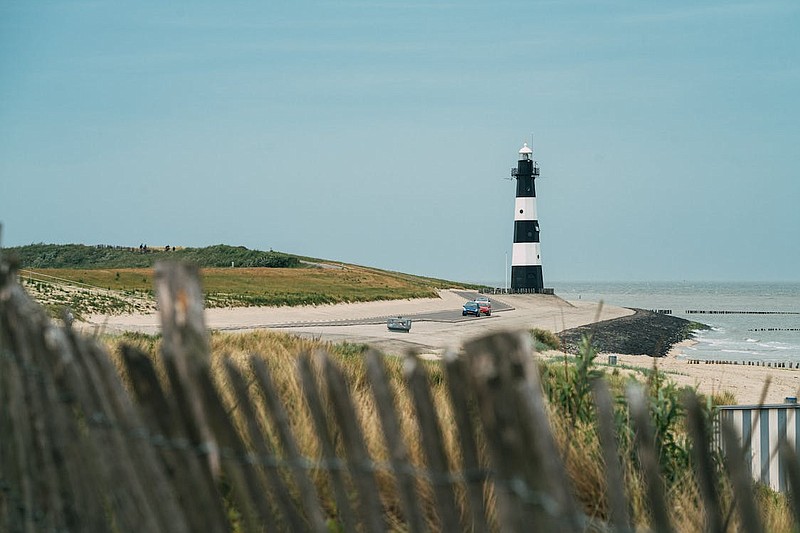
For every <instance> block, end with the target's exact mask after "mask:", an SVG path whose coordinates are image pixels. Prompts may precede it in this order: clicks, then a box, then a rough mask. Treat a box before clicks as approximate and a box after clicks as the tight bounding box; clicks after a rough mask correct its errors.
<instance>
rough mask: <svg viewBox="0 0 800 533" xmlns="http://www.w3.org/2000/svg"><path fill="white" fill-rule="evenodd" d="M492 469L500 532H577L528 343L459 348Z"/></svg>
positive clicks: (506, 338)
mask: <svg viewBox="0 0 800 533" xmlns="http://www.w3.org/2000/svg"><path fill="white" fill-rule="evenodd" d="M464 348H465V351H466V354H467V361H468V364H469V369H470V373H471V378H472V387H473V389H474V391H475V395H476V399H477V403H478V408H479V413H480V419H481V422H482V426H483V432H484V435H485V437H486V440H487V444H488V448H489V452H490V457H491V464H492V466H493V467H494V470H495V472H496V479H495V494H496V497H497V504H498V521H499V527H500V528H501V529H503V530H509V531H524V530H527V529H529V528H530V527H532V525H535V526H533V527H537V528H541V530H543V531H551V530H556V529H559V530H563V531H582V530H583V529H584V528H585V524H584V523H583V520H582V519H581V518H580V514H579V513H578V509H577V506H576V505H575V502H574V500H573V497H572V494H571V492H570V490H571V483H570V481H569V478H568V476H567V475H566V470H565V468H564V465H563V463H562V462H561V458H560V456H559V454H558V452H557V448H556V445H555V440H554V437H553V434H552V432H551V430H550V422H549V418H548V416H547V411H546V407H545V404H544V397H543V395H542V390H541V384H540V382H539V375H538V372H537V370H536V368H535V367H534V364H533V359H532V355H533V349H532V346H531V342H530V337H529V336H528V335H525V334H511V333H497V334H492V335H488V336H486V337H482V338H480V339H476V340H473V341H470V342H468V343H466V344H465V346H464Z"/></svg>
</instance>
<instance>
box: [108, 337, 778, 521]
mask: <svg viewBox="0 0 800 533" xmlns="http://www.w3.org/2000/svg"><path fill="white" fill-rule="evenodd" d="M106 342H107V343H108V344H109V345H110V348H111V350H112V353H116V349H117V348H118V347H119V345H120V344H122V343H127V344H134V345H135V346H137V347H138V348H140V349H141V350H143V351H144V352H146V353H148V354H150V356H151V357H152V358H153V359H154V361H156V364H157V366H158V363H157V361H158V357H157V356H156V354H157V352H158V349H159V345H160V339H159V338H158V337H153V336H147V335H141V334H137V335H130V334H129V335H126V336H124V337H115V338H108V339H106ZM210 343H211V350H212V359H211V366H212V369H213V376H214V379H215V381H216V384H217V386H218V388H219V390H220V391H221V393H222V395H223V397H224V398H225V399H226V401H227V404H228V410H229V412H230V413H231V415H232V417H233V419H234V421H236V423H241V422H240V421H239V420H238V418H237V406H236V402H235V400H234V399H233V397H232V396H231V395H229V394H228V392H227V391H228V390H229V389H230V387H229V386H228V383H227V381H226V380H227V378H226V377H225V376H226V373H225V372H224V369H223V367H222V363H223V361H224V360H226V359H229V360H233V361H235V362H236V364H237V366H239V367H240V368H241V369H242V370H243V372H244V374H245V377H246V379H248V380H251V381H252V380H253V379H254V378H253V374H252V372H251V371H250V369H249V368H248V367H247V364H246V357H247V356H248V355H251V354H257V355H258V356H259V357H261V358H263V360H264V361H265V363H266V364H267V366H268V368H269V369H270V373H271V375H272V377H273V380H274V381H275V384H276V386H277V387H278V390H279V393H280V395H281V397H282V398H283V399H284V406H285V408H286V410H287V411H288V414H289V418H290V421H291V428H292V431H293V432H294V435H295V436H296V438H297V441H298V445H299V447H300V450H301V453H302V454H303V455H304V456H305V457H308V458H310V459H312V460H318V459H319V458H320V457H321V450H320V449H319V440H318V438H317V434H316V430H315V428H314V425H313V423H312V419H311V416H310V413H309V412H308V410H307V408H306V406H305V402H304V400H303V394H302V391H301V387H300V385H299V383H298V379H297V377H296V375H297V374H296V362H297V358H298V356H299V354H301V353H314V352H316V351H318V350H325V351H327V352H329V353H330V354H331V356H332V357H333V358H334V360H335V361H336V363H337V364H338V365H339V367H340V368H341V369H342V372H343V373H344V375H345V377H346V380H347V382H348V383H349V385H350V387H351V390H352V396H353V400H354V403H355V406H356V409H357V413H358V415H357V416H358V422H359V424H360V426H361V428H362V429H363V433H364V436H365V439H366V442H367V446H368V449H369V453H370V455H371V456H372V457H373V458H374V460H375V461H376V463H377V464H378V465H380V464H382V463H383V464H386V463H388V461H389V457H388V452H387V449H386V446H385V443H384V441H383V433H382V428H381V427H380V424H379V421H378V420H379V417H378V416H377V414H376V406H375V402H374V399H373V395H372V390H371V388H370V385H369V382H368V380H367V377H366V371H365V367H364V363H363V355H364V353H365V351H366V350H367V349H368V348H367V347H366V346H365V345H360V344H332V343H326V342H321V341H318V340H313V339H308V338H300V337H295V336H290V335H285V334H281V333H275V332H268V331H259V332H252V333H242V334H240V333H232V334H231V333H214V334H212V335H211V336H210ZM596 356H597V354H596V352H594V351H593V349H592V347H591V343H590V342H589V340H588V339H586V340H585V342H584V344H583V345H582V347H581V350H580V353H579V354H578V356H577V357H576V358H574V359H570V360H568V359H566V358H565V359H564V360H550V361H547V362H545V361H544V360H540V361H539V369H540V372H541V375H542V383H543V388H544V393H545V394H546V396H547V398H548V399H549V409H550V412H551V416H550V420H551V424H552V427H553V432H554V434H555V436H556V439H557V441H558V444H559V447H560V450H561V454H562V456H563V458H564V460H565V464H566V465H567V469H568V472H569V475H570V477H571V479H572V482H573V485H574V488H575V493H576V494H575V495H576V498H577V499H578V501H579V502H580V503H581V504H582V506H583V509H584V512H585V513H586V514H587V515H588V516H590V517H596V518H599V519H603V520H607V519H608V514H609V509H608V502H607V494H608V493H609V491H612V490H621V488H620V487H607V486H605V483H606V481H605V479H606V478H605V474H604V466H603V459H602V457H603V456H602V453H601V451H600V444H599V438H598V432H597V427H596V415H595V411H594V403H593V401H592V396H591V383H592V381H593V380H595V379H598V378H600V377H604V378H605V379H606V380H607V381H608V383H609V386H610V389H611V391H612V396H613V397H614V399H615V420H616V435H617V441H618V443H619V450H620V460H621V461H622V465H623V470H624V472H625V478H626V485H627V487H629V491H630V493H629V505H630V512H631V516H632V517H633V519H634V522H635V524H636V525H637V527H644V528H646V527H648V526H650V525H652V524H651V523H650V522H651V517H650V515H649V511H648V508H647V504H646V497H645V489H644V483H643V479H642V476H641V474H640V472H639V468H638V458H637V454H636V452H635V448H634V438H633V429H632V426H631V423H630V415H629V413H628V410H627V404H626V403H625V401H624V395H625V388H626V386H628V385H629V383H630V382H631V381H635V379H636V378H635V377H633V376H629V377H627V378H623V377H622V376H620V375H618V374H617V375H608V374H606V373H605V370H604V368H603V367H602V366H598V365H596V364H595V360H596ZM385 363H386V368H387V372H388V375H389V379H390V383H391V384H392V386H393V389H394V391H395V402H396V409H397V412H398V413H399V415H400V424H401V428H402V432H403V439H404V441H405V444H406V447H407V449H408V450H409V455H410V459H411V461H412V463H413V464H415V465H419V467H420V468H421V469H422V468H423V465H424V464H425V459H424V452H423V450H422V449H421V445H420V442H419V440H418V438H417V435H419V431H418V428H417V422H416V418H415V416H414V407H413V403H412V401H411V398H410V397H409V394H408V392H407V390H406V387H405V385H404V381H403V359H402V358H400V357H396V356H386V357H385ZM423 364H425V365H427V370H428V372H429V381H430V385H431V392H432V395H433V397H434V402H435V405H436V409H437V412H438V416H439V422H440V426H441V428H442V431H443V435H444V439H445V442H446V448H447V455H448V457H449V458H450V460H451V461H454V462H458V461H460V453H459V448H458V439H457V434H456V428H455V424H453V423H452V420H453V414H452V412H451V404H450V401H449V398H448V394H447V391H446V387H445V383H444V376H443V373H442V370H441V367H440V366H439V364H438V363H437V362H423ZM161 378H162V379H163V378H164V375H163V373H162V375H161ZM318 379H320V376H319V375H318ZM164 382H165V383H166V380H164ZM642 384H643V385H644V386H645V387H646V391H647V395H648V398H649V401H650V413H651V417H652V419H653V422H654V427H655V429H656V440H657V444H658V451H659V464H660V468H661V473H662V477H663V480H664V483H665V486H666V490H667V497H668V499H669V501H670V504H671V505H670V508H671V509H672V513H673V516H672V519H673V524H674V525H675V527H676V528H677V530H678V531H702V530H704V528H705V523H704V510H703V505H702V499H701V498H700V496H699V494H700V493H699V490H698V487H697V485H696V483H695V481H694V476H693V474H692V473H693V468H694V465H693V463H692V459H691V454H690V449H689V441H688V439H687V436H686V428H685V416H684V415H685V412H684V410H683V407H682V403H681V394H682V393H683V390H682V389H680V388H679V387H677V386H676V385H675V384H674V383H673V382H671V381H669V380H668V379H667V378H666V376H665V375H664V374H662V373H660V372H659V371H658V370H657V369H654V370H653V372H651V373H649V374H648V377H646V378H644V382H643V383H642ZM253 390H255V389H253ZM251 394H253V395H255V392H252V393H251ZM253 399H254V400H255V401H256V404H258V405H261V399H259V398H255V397H254V398H253ZM704 405H705V406H706V411H707V412H706V416H708V417H711V416H712V414H713V402H712V401H711V400H710V399H707V398H706V399H704ZM260 409H261V411H262V414H264V413H265V409H264V407H263V405H261V407H260ZM329 414H330V413H329ZM262 419H263V420H266V419H267V417H266V416H262ZM264 430H265V432H266V434H267V435H269V439H270V448H271V449H273V450H275V453H276V454H277V455H278V456H281V454H282V452H281V450H280V446H279V445H278V440H277V438H276V436H275V435H274V434H273V433H272V432H271V429H270V427H269V424H266V423H264ZM340 452H341V450H340ZM341 456H344V454H343V453H342V455H341ZM454 466H455V465H451V467H454ZM377 478H378V483H379V490H380V496H381V499H382V501H383V504H384V509H385V512H386V520H387V523H388V524H390V526H391V527H392V528H393V529H394V530H397V531H403V530H405V524H404V523H403V518H402V516H401V512H400V509H402V505H401V501H400V498H399V493H398V490H397V489H396V487H395V485H394V480H393V478H392V476H391V475H390V474H389V469H388V468H378V469H377ZM719 479H722V480H724V479H725V476H720V477H719ZM315 482H316V483H317V486H318V490H319V493H320V495H321V497H322V498H324V501H323V507H324V509H325V511H326V513H327V514H328V516H332V517H335V516H336V506H335V503H334V501H333V500H332V497H331V493H330V491H329V490H327V486H326V483H327V482H326V481H325V477H324V476H322V475H321V474H320V475H318V476H317V477H316V478H315ZM417 484H418V498H419V500H418V501H419V502H420V504H421V508H422V509H423V511H424V513H425V515H426V516H427V521H428V526H429V527H430V528H431V529H433V530H435V528H436V525H437V523H438V522H437V520H436V511H435V498H434V494H433V490H432V488H431V486H430V484H429V483H428V481H427V480H426V479H425V476H423V475H421V476H419V478H418V482H417ZM721 485H722V486H721V487H720V493H721V496H722V502H723V505H724V506H727V507H726V508H727V509H730V508H731V507H732V506H735V505H736V502H734V501H733V498H732V496H731V494H732V493H731V489H730V487H729V486H728V485H727V483H726V482H724V481H723V482H721ZM457 496H458V498H460V499H461V500H462V501H463V499H464V498H465V494H464V492H463V490H462V487H457ZM758 496H759V498H758V499H759V503H760V504H761V507H760V509H761V513H762V519H763V522H764V523H765V524H767V525H768V527H769V530H770V531H791V525H790V524H791V514H790V509H789V504H788V502H787V500H786V498H785V497H784V496H783V495H780V494H777V493H774V492H772V491H770V490H769V489H768V488H762V489H761V490H760V491H759V493H758ZM487 497H488V507H489V512H490V514H492V513H494V512H495V510H494V501H493V495H492V494H491V492H490V491H487ZM732 516H733V517H734V518H733V519H732V520H733V522H732V524H731V528H730V529H731V530H734V529H735V528H736V527H737V524H736V518H735V516H736V513H732ZM331 527H332V528H333V530H336V528H337V527H338V526H337V525H336V523H335V521H334V523H332V526H331Z"/></svg>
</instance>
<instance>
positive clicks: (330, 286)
mask: <svg viewBox="0 0 800 533" xmlns="http://www.w3.org/2000/svg"><path fill="white" fill-rule="evenodd" d="M3 253H4V254H14V255H16V256H17V257H18V260H19V264H20V268H21V269H22V270H21V274H22V278H23V281H27V282H28V286H29V287H30V288H31V289H38V290H39V292H40V293H42V294H48V293H49V294H54V293H55V292H56V291H54V290H50V288H51V287H55V286H57V285H62V286H63V285H65V284H66V285H68V284H74V285H76V286H78V287H80V289H81V292H80V294H79V295H77V296H76V293H75V291H72V292H71V293H70V294H69V295H67V296H64V297H61V298H60V299H58V298H55V297H49V298H48V299H47V300H48V304H49V305H50V306H52V307H54V308H57V307H64V306H70V307H72V308H73V310H74V311H78V312H81V311H83V312H97V309H95V308H100V309H101V312H104V311H106V310H107V311H108V312H110V313H112V314H113V313H114V312H115V311H118V312H125V311H123V309H124V308H125V305H124V302H123V303H120V304H119V305H114V306H109V305H102V306H99V305H87V306H81V305H79V304H80V302H76V301H75V300H76V298H78V299H87V298H88V299H91V298H93V297H97V298H99V296H97V295H92V294H91V289H93V288H96V289H104V290H109V291H115V293H117V294H115V295H114V296H120V297H122V298H123V299H124V296H125V295H143V296H146V297H148V298H151V299H152V298H153V296H154V290H153V286H154V284H153V277H154V273H153V268H152V266H153V265H154V264H155V262H156V261H159V260H179V261H188V262H192V263H195V264H197V265H199V266H200V267H201V277H202V284H203V291H204V293H205V295H206V306H207V307H252V306H280V305H289V306H292V305H319V304H333V303H341V302H368V301H376V300H398V299H409V298H433V297H436V296H437V291H438V290H439V289H443V288H450V287H458V288H479V287H480V286H478V285H474V284H465V283H458V282H453V281H447V280H443V279H437V278H430V277H422V276H413V275H410V274H404V273H400V272H391V271H386V270H380V269H377V268H369V267H362V266H358V265H349V264H344V263H339V262H335V263H334V262H331V261H326V260H322V259H316V258H306V257H299V256H291V255H288V254H283V253H280V252H272V251H270V252H259V251H257V250H247V249H246V248H244V247H232V246H225V245H218V246H210V247H207V248H183V249H177V250H175V251H169V252H167V251H165V250H163V249H162V250H154V251H151V252H147V253H144V252H140V251H139V249H138V248H136V249H132V248H130V249H129V248H121V247H107V246H106V247H103V246H84V245H48V244H38V245H29V246H24V247H18V248H9V249H5V250H3ZM268 258H273V259H274V258H278V259H280V258H288V259H289V260H290V261H288V263H290V266H288V267H280V266H276V264H272V265H271V266H269V267H267V266H266V263H267V262H268ZM248 261H249V262H250V264H252V263H258V262H259V261H261V264H263V265H262V266H258V265H253V266H249V267H247V266H245V265H247V264H248ZM231 264H233V265H234V267H231ZM295 265H298V266H300V267H301V268H297V267H296V266H295ZM319 265H325V268H323V267H321V266H319ZM48 285H49V287H48ZM36 296H37V295H36V294H34V297H36ZM105 296H108V295H105ZM62 300H63V301H62ZM82 307H85V308H86V309H82Z"/></svg>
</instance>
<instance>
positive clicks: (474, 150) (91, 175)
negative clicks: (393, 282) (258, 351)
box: [0, 0, 800, 286]
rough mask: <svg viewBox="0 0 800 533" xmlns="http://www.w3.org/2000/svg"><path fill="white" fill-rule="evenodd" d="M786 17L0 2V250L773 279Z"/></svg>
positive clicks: (784, 139) (784, 188) (434, 270)
mask: <svg viewBox="0 0 800 533" xmlns="http://www.w3.org/2000/svg"><path fill="white" fill-rule="evenodd" d="M797 28H800V4H798V3H797V2H796V1H794V0H786V1H775V2H769V1H767V2H704V3H702V5H698V3H696V2H670V3H663V2H660V3H656V2H647V3H645V2H633V1H630V2H623V1H585V2H566V1H565V2H562V1H546V2H536V1H526V2H469V1H466V2H455V3H440V2H426V1H421V2H407V1H398V2H393V1H385V2H336V3H324V2H235V1H233V2H192V3H188V2H181V3H179V2H155V1H152V2H150V1H142V2H135V3H130V2H99V1H88V0H87V1H81V2H69V1H53V2H46V1H43V2H29V1H16V0H5V1H4V2H2V3H0V223H2V224H3V233H2V244H3V245H5V246H14V245H22V244H29V243H36V242H46V243H84V244H101V243H102V244H117V245H130V246H138V245H139V244H140V243H147V244H148V245H150V246H164V245H175V246H205V245H211V244H218V243H225V244H232V245H243V246H247V247H248V248H257V249H270V248H273V249H275V250H281V251H286V252H290V253H296V254H303V255H310V256H315V257H321V258H328V259H334V260H341V261H345V262H353V263H359V264H364V265H370V266H376V267H380V268H386V269H390V270H398V271H404V272H410V273H414V274H422V275H430V276H437V277H444V278H448V279H455V280H463V281H481V282H503V281H504V276H505V267H506V254H508V257H509V261H510V256H511V253H510V251H511V241H512V231H513V216H514V215H513V208H514V184H513V182H512V181H509V180H506V179H504V178H507V177H508V176H509V173H510V169H511V167H512V166H515V165H516V159H517V151H518V150H519V148H520V147H521V145H522V143H523V142H526V141H527V142H530V139H531V136H533V148H534V156H535V158H536V159H537V160H538V162H539V165H540V166H541V168H542V178H541V179H539V180H537V201H538V212H539V221H540V225H541V231H542V233H541V249H542V261H543V268H544V276H545V285H548V286H550V285H553V284H555V283H556V282H557V281H569V280H574V281H577V280H705V281H716V280H719V281H744V280H754V281H756V280H765V281H800V268H799V266H800V245H799V244H798V242H800V209H799V208H798V207H799V206H798V203H800V185H798V172H797V170H796V169H797V163H796V159H797V157H798V155H799V154H800V150H799V149H798V147H800V103H798V95H800V60H799V59H800V32H798V31H797Z"/></svg>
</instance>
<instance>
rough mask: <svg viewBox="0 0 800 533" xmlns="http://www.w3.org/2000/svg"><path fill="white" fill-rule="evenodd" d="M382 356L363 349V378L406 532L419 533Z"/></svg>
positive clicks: (413, 487)
mask: <svg viewBox="0 0 800 533" xmlns="http://www.w3.org/2000/svg"><path fill="white" fill-rule="evenodd" d="M383 357H384V356H383V354H381V353H380V352H378V351H376V350H372V349H370V350H367V353H366V354H365V355H364V358H365V364H366V369H367V376H368V377H369V382H370V385H371V386H372V393H373V395H374V396H375V406H376V408H377V409H378V416H379V417H380V420H381V427H382V429H383V436H384V442H385V443H386V448H387V449H388V450H389V457H390V461H391V465H392V470H393V471H394V476H395V480H396V482H397V489H398V492H399V493H400V502H401V504H402V506H403V511H404V512H405V515H406V523H407V524H408V530H409V532H410V533H418V532H419V533H421V532H424V531H427V527H426V524H425V517H424V516H423V515H422V513H421V512H420V509H419V506H418V505H417V500H418V498H417V479H416V476H415V472H414V470H413V469H412V467H411V464H410V461H409V456H408V448H407V447H406V443H405V441H404V440H403V434H402V431H401V427H400V419H399V417H398V415H397V411H396V406H395V399H394V398H395V395H394V393H393V392H392V388H391V386H390V385H389V378H388V376H387V375H386V366H385V365H384V363H383Z"/></svg>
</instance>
